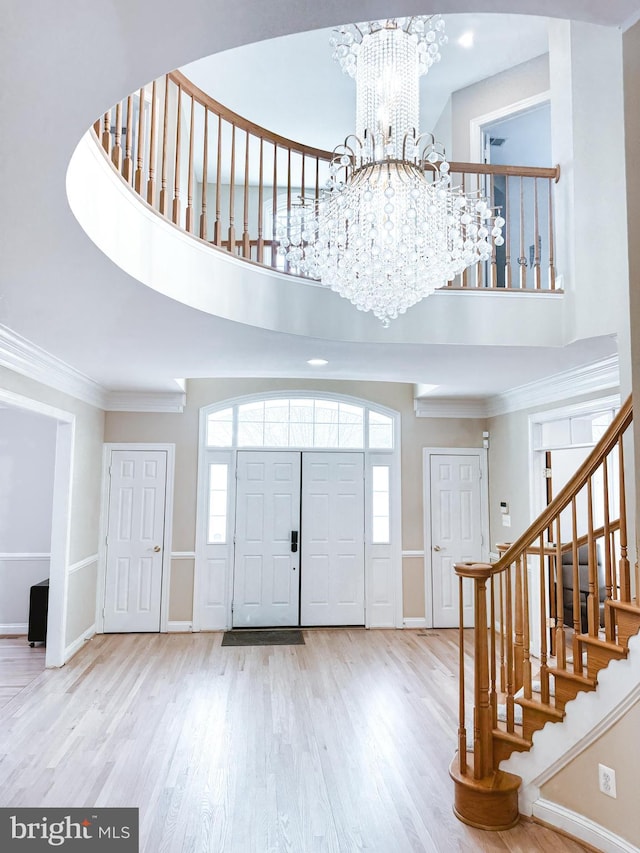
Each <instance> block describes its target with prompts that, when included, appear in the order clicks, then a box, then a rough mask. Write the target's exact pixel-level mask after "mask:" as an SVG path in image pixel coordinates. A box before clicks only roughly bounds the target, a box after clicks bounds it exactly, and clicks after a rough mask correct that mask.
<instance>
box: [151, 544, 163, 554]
mask: <svg viewBox="0 0 640 853" xmlns="http://www.w3.org/2000/svg"><path fill="white" fill-rule="evenodd" d="M153 550H154V551H155V552H156V554H157V553H158V552H159V551H162V548H161V547H160V546H159V545H156V546H155V547H154V549H153Z"/></svg>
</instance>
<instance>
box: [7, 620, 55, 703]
mask: <svg viewBox="0 0 640 853" xmlns="http://www.w3.org/2000/svg"><path fill="white" fill-rule="evenodd" d="M45 652H46V649H45V647H44V646H43V645H42V644H39V645H37V646H34V647H33V648H31V647H30V646H29V643H28V642H27V638H26V636H24V637H7V636H4V635H0V707H2V705H4V704H6V703H7V702H8V701H9V699H11V698H12V697H13V696H15V695H16V694H17V693H20V691H21V690H23V689H24V688H25V687H26V686H27V685H28V684H31V682H32V681H33V679H34V678H35V677H36V676H38V675H40V673H41V672H43V671H44V656H45Z"/></svg>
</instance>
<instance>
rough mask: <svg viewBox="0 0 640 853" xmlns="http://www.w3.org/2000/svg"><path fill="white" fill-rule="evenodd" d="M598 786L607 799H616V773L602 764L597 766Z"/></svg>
mask: <svg viewBox="0 0 640 853" xmlns="http://www.w3.org/2000/svg"><path fill="white" fill-rule="evenodd" d="M598 784H599V786H600V790H601V791H602V793H603V794H606V795H607V797H613V798H614V799H615V798H616V771H615V770H612V769H611V767H606V766H605V765H604V764H598Z"/></svg>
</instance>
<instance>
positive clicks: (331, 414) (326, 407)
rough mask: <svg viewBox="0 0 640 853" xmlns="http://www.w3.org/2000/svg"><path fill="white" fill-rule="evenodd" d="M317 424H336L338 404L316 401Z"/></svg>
mask: <svg viewBox="0 0 640 853" xmlns="http://www.w3.org/2000/svg"><path fill="white" fill-rule="evenodd" d="M315 421H316V423H317V424H332V423H337V422H338V403H334V402H332V401H331V400H316V417H315Z"/></svg>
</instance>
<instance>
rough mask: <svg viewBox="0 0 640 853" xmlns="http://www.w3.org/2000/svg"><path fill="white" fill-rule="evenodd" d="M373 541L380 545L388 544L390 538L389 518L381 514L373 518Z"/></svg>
mask: <svg viewBox="0 0 640 853" xmlns="http://www.w3.org/2000/svg"><path fill="white" fill-rule="evenodd" d="M372 533H373V541H374V542H375V543H376V544H378V545H380V544H386V543H388V542H389V541H390V539H389V519H388V518H383V517H382V516H379V517H377V518H374V519H373V531H372Z"/></svg>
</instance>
